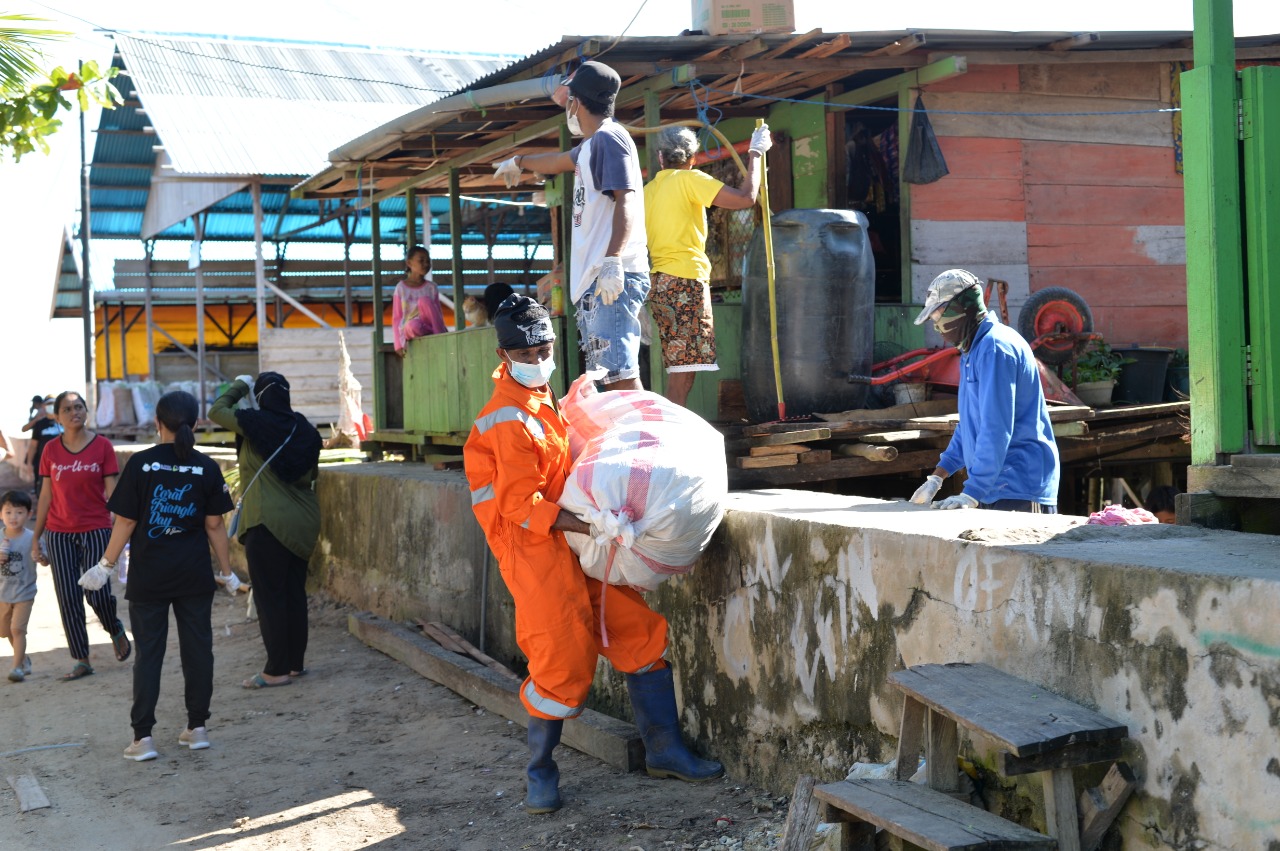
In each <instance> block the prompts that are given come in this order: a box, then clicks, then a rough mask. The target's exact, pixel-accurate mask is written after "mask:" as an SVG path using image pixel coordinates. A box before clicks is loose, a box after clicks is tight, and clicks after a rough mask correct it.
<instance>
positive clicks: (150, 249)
mask: <svg viewBox="0 0 1280 851" xmlns="http://www.w3.org/2000/svg"><path fill="white" fill-rule="evenodd" d="M143 244H144V245H145V246H146V250H147V258H146V260H144V261H143V266H142V268H143V275H144V278H143V285H142V297H143V304H144V306H145V308H146V312H147V373H148V374H149V375H150V378H151V380H152V381H159V377H158V376H157V375H156V346H155V338H154V337H153V336H152V332H153V330H154V329H155V319H154V318H153V317H152V314H151V256H152V254H153V253H154V251H155V245H156V244H155V241H154V240H152V241H149V242H145V243H143Z"/></svg>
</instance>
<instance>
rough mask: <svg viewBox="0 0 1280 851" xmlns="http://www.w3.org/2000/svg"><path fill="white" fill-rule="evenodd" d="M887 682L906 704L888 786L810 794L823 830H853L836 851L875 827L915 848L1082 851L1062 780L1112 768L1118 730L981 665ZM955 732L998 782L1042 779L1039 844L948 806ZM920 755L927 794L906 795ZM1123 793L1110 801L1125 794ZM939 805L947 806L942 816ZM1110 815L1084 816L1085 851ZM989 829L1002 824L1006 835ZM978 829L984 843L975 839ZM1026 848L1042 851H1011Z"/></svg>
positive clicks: (847, 785)
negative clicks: (1095, 766)
mask: <svg viewBox="0 0 1280 851" xmlns="http://www.w3.org/2000/svg"><path fill="white" fill-rule="evenodd" d="M889 681H890V683H892V684H893V685H894V686H895V687H896V688H898V689H900V690H901V691H902V692H903V693H904V694H905V695H906V700H905V702H904V703H903V707H902V726H901V730H900V733H899V737H898V762H897V770H896V779H895V780H879V781H876V780H858V781H844V782H842V783H833V784H828V785H826V786H822V787H819V789H815V792H814V794H815V796H817V797H819V798H820V800H822V801H823V803H824V805H825V807H826V809H827V813H828V815H829V816H830V818H828V820H829V821H842V822H846V823H852V824H854V825H860V826H856V827H853V828H851V829H850V828H846V837H845V847H847V848H855V847H858V846H857V844H856V842H859V841H861V840H862V839H863V838H866V837H867V836H868V833H867V830H868V829H870V830H871V831H872V833H873V832H874V827H878V828H880V829H882V830H886V831H888V832H889V833H891V834H893V835H894V836H899V837H902V838H903V839H906V840H907V841H908V842H911V843H914V844H915V845H917V846H919V847H922V848H931V849H958V848H1008V849H1013V848H1054V847H1056V848H1060V849H1062V851H1081V833H1082V826H1081V825H1080V823H1079V822H1080V818H1079V809H1078V808H1077V806H1076V797H1075V787H1074V784H1073V779H1072V774H1071V771H1072V769H1073V768H1075V767H1076V766H1080V765H1088V764H1090V763H1097V762H1108V761H1114V760H1117V759H1119V757H1120V755H1121V748H1122V744H1123V740H1124V738H1125V737H1126V736H1127V735H1128V728H1127V727H1126V726H1125V725H1123V724H1119V723H1117V722H1115V721H1113V720H1111V719H1110V718H1107V717H1106V716H1104V715H1102V714H1101V713H1098V712H1095V711H1094V710H1092V709H1088V708H1086V707H1084V706H1080V705H1079V704H1077V703H1072V702H1071V701H1069V700H1067V699H1066V698H1063V697H1060V696H1058V695H1056V694H1053V693H1052V692H1049V691H1046V690H1045V689H1043V688H1041V687H1039V686H1036V685H1033V684H1031V683H1028V682H1026V681H1024V680H1020V679H1018V678H1017V677H1013V676H1010V675H1009V674H1006V673H1003V672H1002V671H998V670H996V669H995V668H992V667H991V666H989V665H981V664H967V663H952V664H946V665H917V666H915V667H912V668H908V669H906V670H904V671H896V672H894V673H892V674H890V675H889ZM959 727H964V728H965V729H967V730H970V731H972V732H973V733H976V734H978V735H980V736H984V737H986V738H987V739H990V740H993V741H994V742H995V743H996V744H997V745H999V746H1000V747H1001V748H1002V749H1003V750H1002V752H1001V753H1000V755H999V758H998V759H997V763H996V765H997V769H998V770H999V772H1000V773H1001V774H1002V775H1004V776H1006V777H1011V776H1016V775H1019V774H1033V773H1035V774H1040V775H1041V778H1042V782H1043V784H1044V798H1045V823H1046V824H1047V826H1048V832H1049V836H1048V837H1044V836H1041V835H1040V834H1037V833H1034V832H1033V831H1027V830H1026V829H1025V828H1022V827H1019V826H1018V825H1015V824H1013V823H1012V822H1007V821H1005V820H1004V819H1001V818H999V817H998V816H995V815H993V814H991V813H988V812H986V811H984V810H980V809H978V808H976V807H971V806H969V805H968V804H966V803H963V802H961V801H955V800H953V799H952V798H951V797H950V796H951V795H954V794H955V793H956V792H957V791H958V790H959V775H958V771H957V758H958V757H959V753H960V738H959V732H958V728H959ZM922 747H923V749H924V752H925V773H926V786H927V788H924V787H919V786H916V788H915V789H914V790H913V789H910V788H909V787H911V786H912V784H907V783H904V782H903V781H906V780H908V779H909V778H910V777H911V775H913V774H914V773H915V771H916V767H917V762H918V758H919V755H920V751H921V748H922ZM1122 785H1123V784H1122ZM1131 788H1132V786H1131V785H1130V786H1129V789H1121V790H1120V791H1118V792H1116V793H1115V794H1118V795H1127V794H1128V791H1129V790H1130V789H1131ZM942 800H946V801H948V805H947V807H946V808H943V805H942V804H941V803H940V801H942ZM1119 802H1120V803H1123V799H1122V798H1121V799H1120V801H1119ZM1113 803H1114V795H1113ZM1116 811H1118V806H1114V807H1110V808H1103V809H1101V810H1100V809H1099V808H1096V807H1095V808H1092V809H1091V812H1090V818H1091V823H1090V824H1086V825H1085V826H1084V831H1083V832H1084V833H1086V834H1087V835H1088V836H1089V837H1090V841H1091V844H1092V841H1093V839H1094V838H1100V837H1101V831H1103V830H1105V829H1106V826H1107V825H1108V824H1110V820H1111V819H1113V818H1114V817H1115V814H1116ZM992 819H994V822H992V821H991V820H992ZM1101 819H1106V821H1105V823H1101V822H1100V820H1101ZM970 823H972V824H973V825H979V824H981V825H982V826H983V827H982V829H981V830H978V831H976V832H973V833H966V832H965V831H964V830H962V829H961V828H963V827H966V826H968V825H969V824H970ZM988 825H992V827H990V828H988ZM996 825H1003V826H1004V827H1003V828H1001V829H1002V830H1004V831H1006V832H1007V835H1006V834H1002V833H1000V832H999V830H997V828H996V827H995V826H996ZM870 826H874V827H870ZM987 830H990V831H991V833H990V834H989V838H987V839H982V838H981V837H982V836H983V835H987V834H986V833H985V831H987ZM1027 834H1030V836H1031V837H1032V838H1030V839H1029V838H1027ZM1034 837H1040V839H1039V840H1034ZM1033 841H1039V842H1040V843H1041V844H1017V843H1027V842H1033ZM966 842H967V843H968V844H964V843H966ZM1046 842H1047V843H1049V844H1043V843H1046ZM984 843H985V844H984Z"/></svg>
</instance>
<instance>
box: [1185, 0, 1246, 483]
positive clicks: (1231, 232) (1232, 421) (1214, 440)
mask: <svg viewBox="0 0 1280 851" xmlns="http://www.w3.org/2000/svg"><path fill="white" fill-rule="evenodd" d="M1193 9H1194V16H1195V39H1194V47H1193V56H1194V59H1195V68H1194V69H1192V70H1190V71H1186V72H1184V73H1183V74H1182V130H1183V166H1184V168H1183V171H1184V175H1185V181H1184V193H1185V199H1186V240H1187V335H1188V353H1189V356H1190V360H1191V460H1192V463H1194V464H1197V465H1215V464H1223V463H1228V456H1230V455H1231V454H1233V453H1237V452H1240V451H1241V450H1243V449H1244V448H1245V446H1246V444H1247V432H1248V419H1247V412H1246V404H1245V321H1244V320H1245V317H1244V266H1243V258H1242V252H1241V224H1240V209H1241V207H1240V163H1239V147H1238V133H1239V131H1238V129H1237V114H1238V113H1237V107H1238V104H1239V94H1238V84H1237V78H1236V66H1235V37H1234V34H1233V31H1232V22H1231V0H1193Z"/></svg>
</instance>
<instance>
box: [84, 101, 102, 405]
mask: <svg viewBox="0 0 1280 851" xmlns="http://www.w3.org/2000/svg"><path fill="white" fill-rule="evenodd" d="M89 238H90V233H89V159H88V156H87V154H86V131H85V117H84V110H83V109H82V110H80V307H81V309H83V311H84V387H85V398H86V399H87V400H88V401H89V417H90V421H92V417H93V414H94V412H95V411H97V410H98V392H97V391H98V388H97V382H96V381H95V380H94V378H95V373H96V371H97V370H96V367H95V364H94V351H93V350H94V331H93V319H94V317H93V309H94V308H93V284H92V281H93V278H92V276H91V275H90V274H89Z"/></svg>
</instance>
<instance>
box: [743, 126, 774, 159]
mask: <svg viewBox="0 0 1280 851" xmlns="http://www.w3.org/2000/svg"><path fill="white" fill-rule="evenodd" d="M772 147H773V134H771V133H770V132H769V125H768V124H761V125H760V126H759V127H757V128H756V129H755V130H753V131H752V133H751V147H750V148H749V149H748V153H750V152H751V151H755V152H756V153H757V154H759V155H760V156H762V157H763V156H764V155H765V153H767V152H768V150H769V149H770V148H772Z"/></svg>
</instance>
